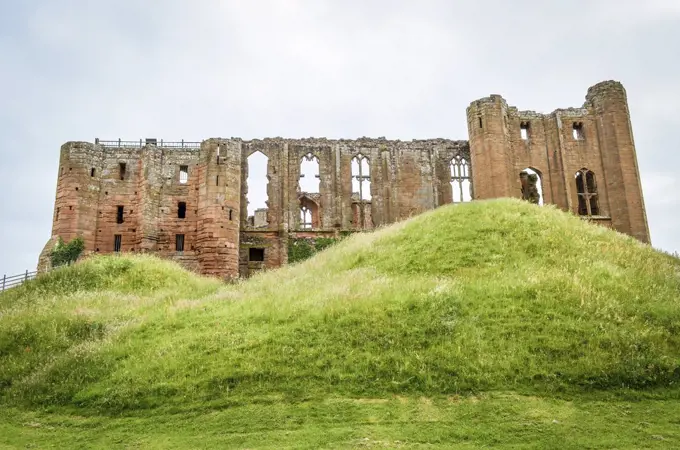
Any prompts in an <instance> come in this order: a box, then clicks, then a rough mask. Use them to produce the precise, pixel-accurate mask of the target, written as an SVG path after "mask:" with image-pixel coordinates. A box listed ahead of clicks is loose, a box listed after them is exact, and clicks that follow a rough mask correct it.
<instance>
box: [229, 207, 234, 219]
mask: <svg viewBox="0 0 680 450" xmlns="http://www.w3.org/2000/svg"><path fill="white" fill-rule="evenodd" d="M233 212H234V211H233V210H231V209H230V210H229V220H233V219H232V214H233Z"/></svg>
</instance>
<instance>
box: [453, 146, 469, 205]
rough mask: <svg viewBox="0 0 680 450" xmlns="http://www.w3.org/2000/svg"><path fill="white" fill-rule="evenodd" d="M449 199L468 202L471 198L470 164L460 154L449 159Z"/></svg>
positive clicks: (454, 201) (455, 201)
mask: <svg viewBox="0 0 680 450" xmlns="http://www.w3.org/2000/svg"><path fill="white" fill-rule="evenodd" d="M450 167H451V201H452V202H453V203H461V202H469V201H470V200H472V180H471V179H470V165H469V164H468V162H467V160H466V159H465V158H463V157H462V156H461V155H456V156H454V157H453V159H452V160H451V165H450Z"/></svg>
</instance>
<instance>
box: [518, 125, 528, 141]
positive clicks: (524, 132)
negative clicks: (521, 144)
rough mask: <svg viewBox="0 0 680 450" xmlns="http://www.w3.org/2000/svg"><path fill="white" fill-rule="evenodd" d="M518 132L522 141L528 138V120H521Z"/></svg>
mask: <svg viewBox="0 0 680 450" xmlns="http://www.w3.org/2000/svg"><path fill="white" fill-rule="evenodd" d="M519 134H520V136H521V137H522V140H523V141H528V140H529V122H522V123H521V124H520V125H519Z"/></svg>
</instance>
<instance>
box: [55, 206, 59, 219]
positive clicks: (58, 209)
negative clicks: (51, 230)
mask: <svg viewBox="0 0 680 450" xmlns="http://www.w3.org/2000/svg"><path fill="white" fill-rule="evenodd" d="M56 220H59V208H57V217H56Z"/></svg>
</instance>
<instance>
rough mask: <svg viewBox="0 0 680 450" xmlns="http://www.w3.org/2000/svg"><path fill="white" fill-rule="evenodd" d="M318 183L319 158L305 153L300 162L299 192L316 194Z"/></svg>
mask: <svg viewBox="0 0 680 450" xmlns="http://www.w3.org/2000/svg"><path fill="white" fill-rule="evenodd" d="M320 182H321V180H320V175H319V158H317V157H316V156H315V155H314V154H312V153H307V154H306V155H305V156H303V157H302V161H301V162H300V181H299V186H300V192H305V193H308V194H318V193H319V184H320Z"/></svg>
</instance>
